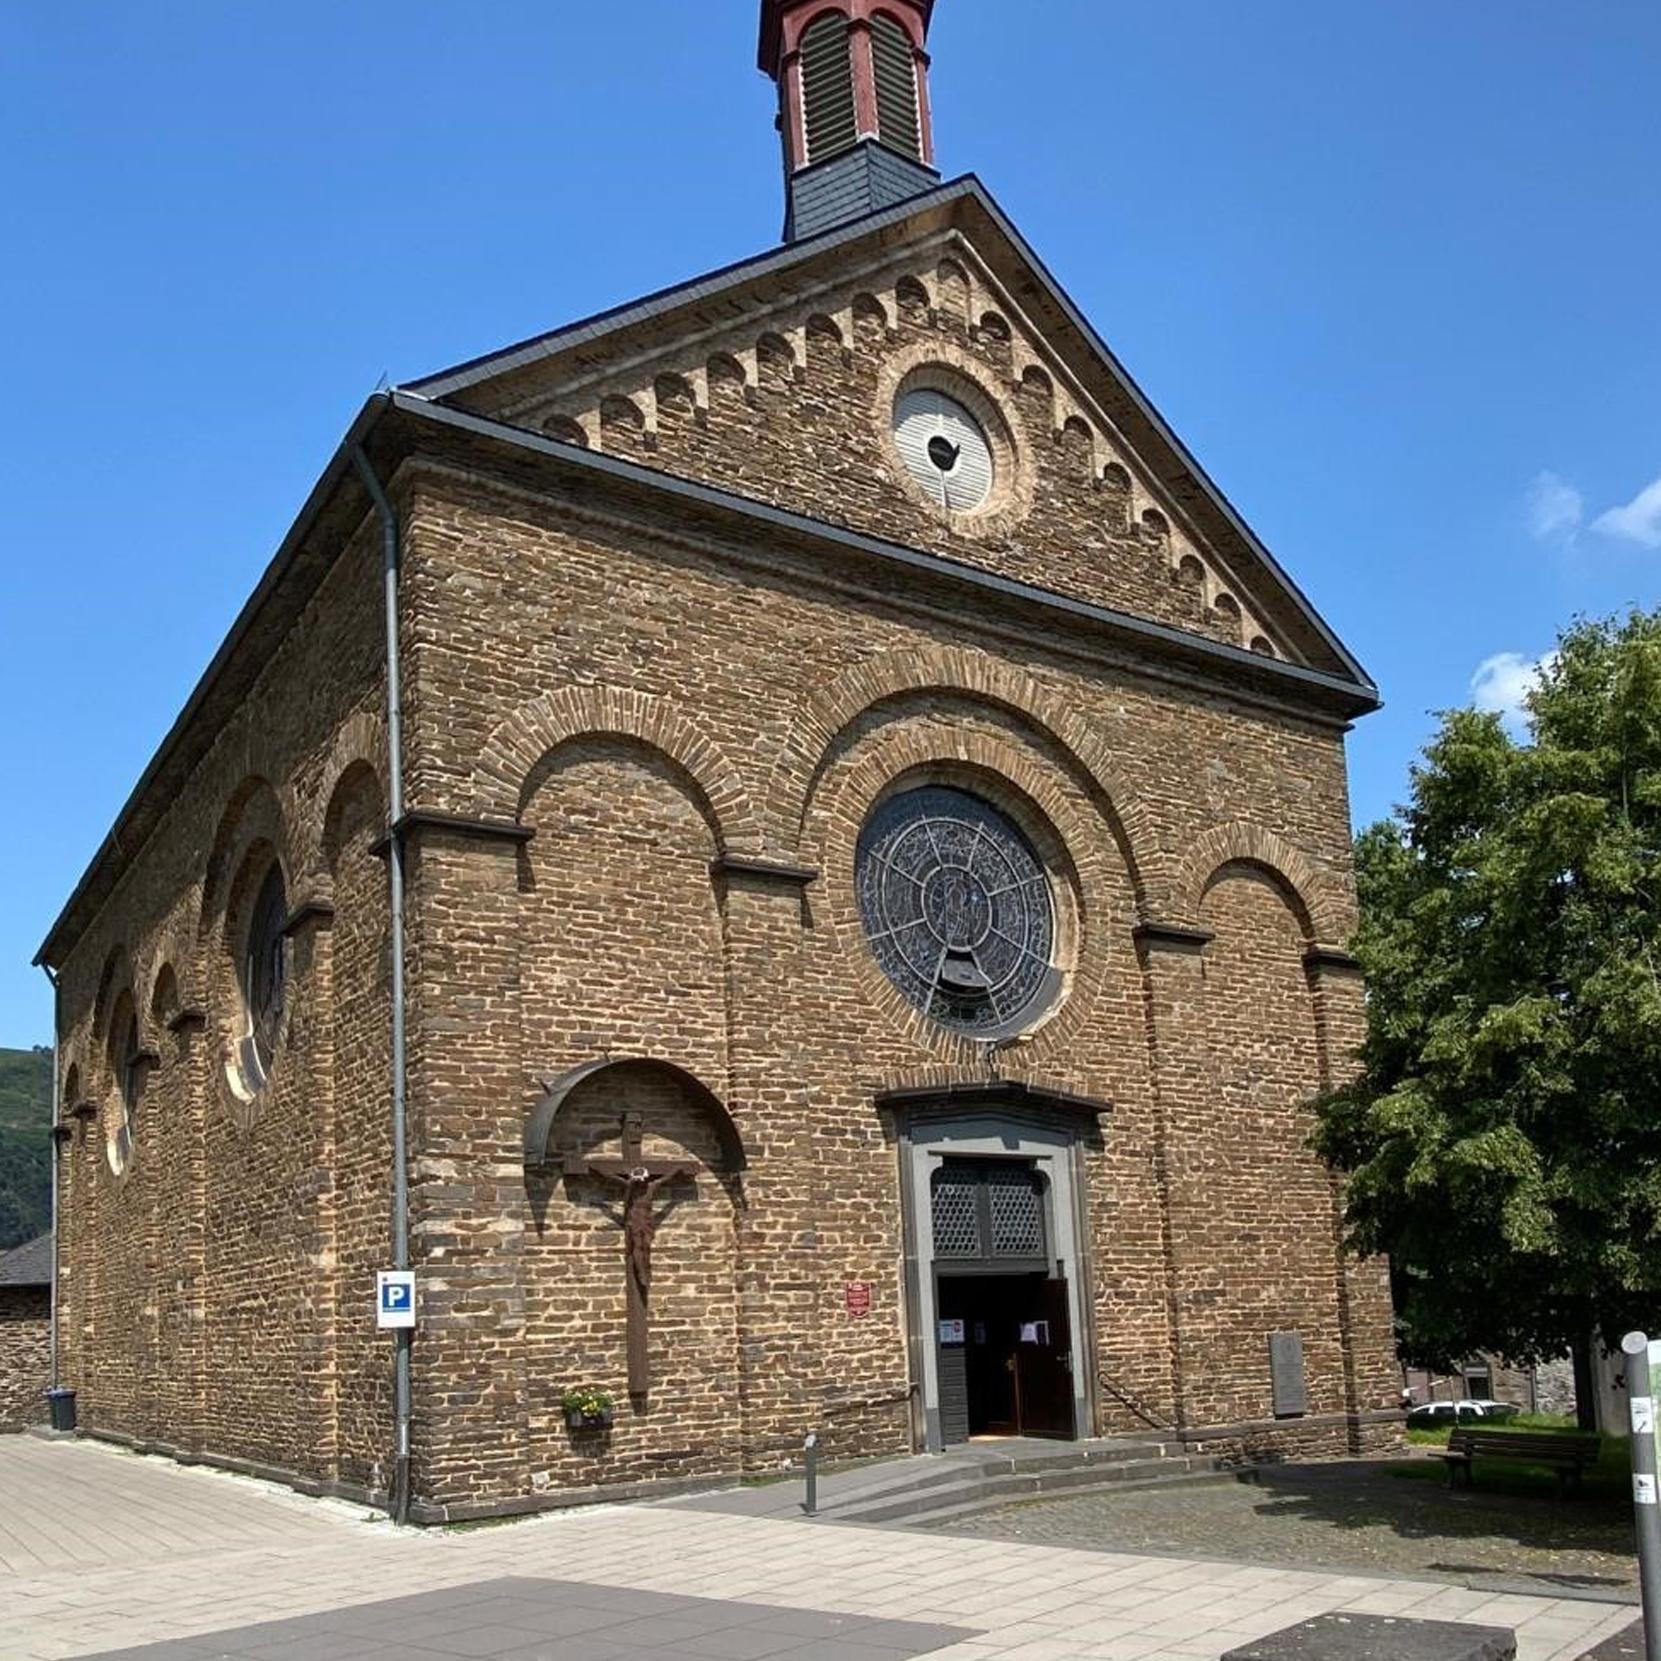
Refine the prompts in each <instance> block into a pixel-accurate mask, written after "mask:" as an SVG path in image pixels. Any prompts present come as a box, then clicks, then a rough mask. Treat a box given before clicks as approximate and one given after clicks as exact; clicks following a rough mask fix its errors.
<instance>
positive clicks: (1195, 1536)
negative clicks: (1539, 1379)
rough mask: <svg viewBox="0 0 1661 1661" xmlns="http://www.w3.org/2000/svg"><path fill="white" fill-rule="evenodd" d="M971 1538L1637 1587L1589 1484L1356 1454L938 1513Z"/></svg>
mask: <svg viewBox="0 0 1661 1661" xmlns="http://www.w3.org/2000/svg"><path fill="white" fill-rule="evenodd" d="M942 1527H944V1528H947V1529H949V1530H950V1531H951V1532H952V1533H954V1534H964V1535H973V1536H975V1537H977V1538H980V1539H996V1540H1020V1541H1025V1542H1028V1543H1031V1544H1043V1545H1061V1546H1075V1547H1085V1548H1087V1549H1094V1550H1105V1551H1133V1552H1134V1551H1159V1552H1167V1551H1172V1552H1184V1553H1191V1554H1193V1555H1196V1556H1205V1557H1221V1558H1234V1559H1240V1560H1245V1561H1250V1562H1257V1563H1296V1564H1299V1565H1301V1566H1305V1567H1324V1568H1334V1569H1348V1570H1360V1571H1363V1572H1373V1573H1382V1574H1392V1575H1394V1574H1407V1575H1424V1576H1428V1577H1433V1578H1447V1579H1451V1580H1455V1581H1458V1582H1460V1583H1467V1582H1469V1583H1472V1584H1478V1585H1480V1584H1481V1583H1482V1582H1483V1581H1484V1580H1488V1579H1503V1580H1505V1581H1506V1582H1507V1584H1508V1586H1510V1585H1512V1584H1515V1583H1520V1582H1527V1583H1528V1585H1527V1587H1526V1588H1525V1587H1523V1586H1521V1585H1519V1586H1518V1589H1519V1590H1521V1589H1529V1590H1537V1591H1539V1592H1541V1593H1542V1594H1544V1595H1546V1596H1550V1595H1552V1594H1553V1593H1554V1592H1558V1591H1584V1592H1589V1593H1594V1594H1600V1593H1601V1594H1605V1595H1609V1596H1613V1597H1620V1596H1623V1595H1631V1596H1635V1595H1636V1586H1637V1563H1636V1560H1635V1557H1634V1550H1635V1548H1634V1546H1633V1543H1632V1529H1631V1522H1630V1518H1629V1517H1628V1516H1627V1515H1624V1514H1622V1512H1621V1511H1620V1509H1619V1508H1618V1507H1614V1506H1611V1505H1609V1504H1608V1503H1607V1502H1604V1501H1601V1500H1599V1499H1596V1498H1592V1497H1588V1498H1585V1499H1576V1498H1569V1499H1565V1500H1548V1499H1545V1498H1540V1499H1523V1500H1519V1499H1517V1498H1516V1497H1515V1496H1512V1495H1508V1494H1499V1493H1493V1492H1486V1493H1485V1492H1484V1491H1483V1489H1482V1488H1481V1486H1480V1484H1479V1485H1478V1486H1477V1487H1475V1488H1473V1489H1469V1490H1468V1489H1466V1488H1464V1487H1460V1488H1458V1489H1451V1490H1450V1489H1449V1488H1448V1486H1447V1485H1446V1483H1445V1482H1444V1481H1443V1480H1441V1478H1440V1474H1439V1473H1438V1474H1437V1475H1436V1476H1435V1477H1432V1478H1431V1479H1430V1480H1425V1479H1424V1478H1404V1477H1401V1476H1393V1475H1391V1474H1389V1472H1388V1470H1387V1469H1385V1468H1382V1467H1378V1466H1363V1465H1357V1464H1348V1463H1345V1464H1332V1465H1303V1466H1286V1467H1283V1468H1280V1469H1273V1470H1265V1471H1263V1472H1262V1473H1260V1477H1259V1480H1258V1481H1256V1482H1254V1483H1248V1482H1223V1483H1204V1484H1183V1485H1177V1486H1172V1487H1167V1488H1148V1489H1143V1490H1142V1491H1140V1492H1136V1493H1128V1494H1086V1495H1080V1496H1078V1497H1077V1498H1074V1499H1053V1500H1038V1501H1029V1502H1023V1503H1021V1504H1018V1505H1010V1506H1005V1507H1003V1508H1002V1509H1000V1510H997V1511H991V1512H987V1513H985V1514H984V1515H982V1516H978V1517H971V1518H967V1519H965V1520H963V1521H959V1522H954V1523H947V1524H943V1525H942Z"/></svg>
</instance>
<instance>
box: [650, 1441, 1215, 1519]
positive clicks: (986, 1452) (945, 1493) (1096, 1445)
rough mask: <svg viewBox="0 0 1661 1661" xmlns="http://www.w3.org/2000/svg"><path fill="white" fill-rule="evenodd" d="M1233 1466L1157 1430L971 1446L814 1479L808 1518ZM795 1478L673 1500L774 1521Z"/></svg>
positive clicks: (1062, 1490)
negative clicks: (814, 1505)
mask: <svg viewBox="0 0 1661 1661" xmlns="http://www.w3.org/2000/svg"><path fill="white" fill-rule="evenodd" d="M1241 1474H1242V1473H1241V1472H1240V1471H1239V1470H1238V1468H1236V1467H1225V1466H1224V1465H1223V1464H1222V1463H1221V1462H1220V1461H1218V1460H1216V1459H1212V1458H1208V1457H1206V1456H1204V1455H1200V1454H1195V1453H1190V1452H1188V1451H1186V1450H1185V1449H1184V1448H1183V1447H1182V1446H1181V1444H1180V1443H1176V1442H1169V1443H1167V1442H1165V1441H1162V1440H1161V1439H1160V1438H1159V1437H1158V1435H1157V1433H1150V1434H1149V1435H1147V1436H1127V1437H1113V1438H1110V1439H1108V1440H1104V1441H1092V1442H1048V1441H1038V1440H1036V1439H1028V1438H1010V1439H1007V1440H999V1441H981V1442H970V1443H967V1444H965V1445H963V1446H961V1447H954V1448H949V1449H947V1451H946V1452H944V1453H940V1454H920V1455H917V1456H915V1457H913V1458H909V1459H891V1460H884V1461H881V1462H880V1463H878V1464H874V1465H865V1466H860V1467H857V1468H854V1469H852V1470H842V1471H837V1472H833V1473H830V1474H827V1475H823V1476H821V1478H820V1480H819V1507H818V1514H817V1517H816V1519H815V1520H816V1521H819V1522H834V1523H866V1524H877V1525H886V1526H889V1527H894V1526H909V1525H913V1524H924V1525H928V1524H941V1523H947V1522H950V1521H951V1520H953V1519H954V1518H958V1517H966V1516H971V1515H973V1514H974V1513H975V1512H977V1511H988V1510H992V1509H994V1508H995V1507H997V1506H1000V1505H1008V1504H1010V1503H1012V1502H1013V1501H1017V1500H1023V1499H1031V1498H1036V1497H1037V1496H1039V1495H1055V1496H1057V1497H1060V1496H1062V1495H1072V1494H1079V1493H1092V1492H1103V1491H1107V1490H1116V1491H1119V1492H1130V1491H1131V1490H1133V1489H1138V1488H1147V1487H1153V1486H1155V1485H1164V1484H1167V1483H1174V1482H1218V1481H1229V1480H1234V1479H1236V1478H1238V1477H1239V1476H1240V1475H1241ZM802 1502H803V1484H802V1482H801V1480H800V1479H799V1478H787V1479H784V1480H782V1481H779V1482H775V1483H768V1484H766V1485H765V1486H762V1487H757V1488H742V1489H729V1490H727V1491H725V1492H723V1493H717V1494H704V1495H699V1496H696V1497H694V1498H691V1499H686V1500H679V1501H675V1502H672V1503H675V1504H677V1505H683V1506H691V1507H694V1508H697V1509H702V1510H713V1511H722V1512H727V1513H737V1514H741V1515H746V1516H764V1517H775V1518H780V1519H784V1518H792V1517H801V1516H802V1514H803V1510H802Z"/></svg>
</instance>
